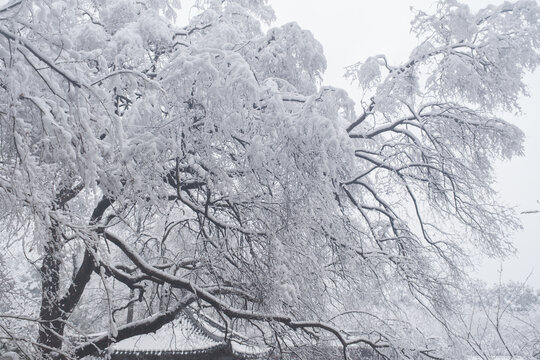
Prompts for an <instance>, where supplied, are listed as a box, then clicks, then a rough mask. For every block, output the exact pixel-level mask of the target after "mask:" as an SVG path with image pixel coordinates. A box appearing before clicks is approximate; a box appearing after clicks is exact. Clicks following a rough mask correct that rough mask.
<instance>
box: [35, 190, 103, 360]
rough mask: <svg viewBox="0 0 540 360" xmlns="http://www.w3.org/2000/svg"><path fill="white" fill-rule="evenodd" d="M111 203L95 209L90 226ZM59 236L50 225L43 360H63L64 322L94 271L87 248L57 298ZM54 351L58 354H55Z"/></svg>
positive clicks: (43, 274) (43, 287) (42, 328)
mask: <svg viewBox="0 0 540 360" xmlns="http://www.w3.org/2000/svg"><path fill="white" fill-rule="evenodd" d="M111 204H112V201H111V200H109V199H108V198H103V199H102V200H101V201H100V202H99V203H98V204H97V206H96V207H95V209H94V211H93V213H92V216H91V219H90V222H89V224H90V226H94V225H95V224H96V223H97V222H98V221H99V220H100V219H101V218H102V216H103V214H104V212H105V211H106V210H107V209H108V208H109V206H110V205H111ZM62 245H63V244H62V236H61V230H60V227H59V225H58V224H56V223H54V222H53V225H52V226H51V229H50V237H49V239H48V241H47V242H46V244H45V248H44V252H45V255H44V256H43V262H42V264H41V268H40V275H41V306H40V311H39V316H40V320H41V322H40V326H39V334H38V339H37V343H38V347H39V351H40V353H41V358H42V359H43V360H64V359H66V357H65V356H64V355H62V354H61V350H62V344H63V340H64V328H65V324H66V321H67V320H68V319H69V317H70V316H71V313H72V312H73V310H74V309H75V307H76V306H77V304H78V303H79V301H80V299H81V297H82V294H83V293H84V289H85V288H86V285H87V284H88V282H89V281H90V277H91V275H92V272H93V271H94V269H95V266H94V259H93V256H92V253H91V252H90V251H89V250H88V249H86V250H85V252H84V256H83V259H82V262H81V264H80V265H79V268H78V270H77V271H76V273H75V275H74V276H73V279H72V282H71V284H70V286H69V287H68V288H67V290H66V292H65V293H64V294H63V296H60V281H61V279H60V268H61V266H62ZM55 349H57V350H59V351H55Z"/></svg>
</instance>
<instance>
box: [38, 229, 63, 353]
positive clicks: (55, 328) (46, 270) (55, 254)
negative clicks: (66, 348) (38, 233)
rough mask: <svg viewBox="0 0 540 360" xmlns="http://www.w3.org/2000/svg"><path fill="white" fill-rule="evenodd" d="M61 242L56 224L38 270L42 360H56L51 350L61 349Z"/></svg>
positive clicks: (51, 230)
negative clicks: (39, 279)
mask: <svg viewBox="0 0 540 360" xmlns="http://www.w3.org/2000/svg"><path fill="white" fill-rule="evenodd" d="M61 250H62V240H61V237H60V236H59V231H58V226H57V224H53V225H52V227H51V229H50V237H49V239H48V240H47V242H46V244H45V248H44V251H45V255H44V257H43V262H42V264H41V268H40V275H41V307H40V311H39V317H40V320H41V323H40V326H39V337H38V343H39V344H40V345H43V346H42V347H40V349H39V350H40V351H41V355H42V358H43V359H52V358H57V357H56V354H54V350H53V349H60V348H61V347H62V335H63V333H64V326H63V322H62V313H61V311H60V307H59V306H58V305H59V291H60V266H61V265H62V257H61V254H60V252H61Z"/></svg>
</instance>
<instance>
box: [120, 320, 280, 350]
mask: <svg viewBox="0 0 540 360" xmlns="http://www.w3.org/2000/svg"><path fill="white" fill-rule="evenodd" d="M226 333H227V334H226ZM227 340H230V348H229V343H228V342H227ZM227 350H228V351H232V353H233V354H234V355H235V356H238V357H241V358H257V357H260V356H264V355H266V354H268V353H269V351H270V349H269V348H268V347H265V346H260V345H257V344H252V343H249V340H248V339H247V338H246V337H244V336H242V335H240V334H238V333H236V332H231V331H230V330H229V331H226V330H225V327H224V326H223V325H221V324H220V323H218V322H217V321H215V320H213V319H211V318H209V317H207V316H205V315H202V314H195V313H193V312H192V311H190V310H187V311H186V312H184V313H182V314H180V315H179V316H178V318H177V319H175V320H174V321H172V322H171V323H169V324H167V325H164V326H163V327H161V328H160V329H159V330H157V331H156V332H154V333H149V334H143V335H139V336H134V337H131V338H128V339H125V340H122V341H119V342H118V343H116V344H114V345H112V346H111V348H110V351H111V352H112V353H113V354H133V353H153V354H158V355H159V354H161V353H163V354H171V353H174V354H203V353H210V352H212V353H213V352H218V351H227Z"/></svg>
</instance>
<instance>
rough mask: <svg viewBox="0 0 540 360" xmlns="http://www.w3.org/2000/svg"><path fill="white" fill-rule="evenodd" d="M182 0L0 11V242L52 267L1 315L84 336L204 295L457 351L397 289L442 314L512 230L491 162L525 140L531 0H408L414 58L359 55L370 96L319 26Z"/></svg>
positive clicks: (326, 326)
mask: <svg viewBox="0 0 540 360" xmlns="http://www.w3.org/2000/svg"><path fill="white" fill-rule="evenodd" d="M182 11H186V10H184V9H180V4H179V3H178V1H173V0H137V1H135V0H115V1H105V0H78V1H52V0H20V1H10V2H9V3H8V5H6V6H5V7H4V8H2V9H1V10H0V59H1V61H0V69H1V72H0V102H1V104H2V106H1V107H0V206H1V208H2V214H3V216H2V225H3V227H2V234H3V237H2V242H1V244H2V245H3V247H4V248H5V249H8V250H9V251H8V253H9V254H11V255H12V256H11V260H9V259H6V260H5V261H6V264H10V265H9V268H11V269H19V270H18V272H17V276H14V278H15V279H14V280H15V282H17V281H20V279H23V276H22V275H21V272H22V271H26V272H27V274H26V275H25V277H24V279H26V280H24V281H28V282H31V280H28V279H31V278H32V276H33V275H32V274H38V275H39V279H40V280H39V282H40V286H39V287H38V288H39V291H38V299H36V298H35V297H33V296H32V294H31V293H30V294H25V295H21V299H22V300H21V301H23V300H24V304H26V305H25V306H13V307H12V308H11V309H10V310H9V311H8V312H7V313H6V314H4V315H0V332H1V331H4V336H3V337H5V338H9V339H11V340H15V341H17V342H18V344H20V346H21V351H23V350H24V352H26V353H27V355H28V354H30V355H28V356H40V357H41V358H44V359H57V358H58V359H68V358H80V357H83V356H86V355H89V354H92V353H95V352H97V351H99V350H102V349H106V348H107V347H108V346H109V345H110V344H111V343H113V342H114V341H118V340H121V339H125V338H128V337H131V336H134V335H138V334H141V333H146V332H150V331H154V330H156V329H158V328H159V327H161V326H162V325H164V324H166V323H167V322H170V321H171V320H172V319H173V318H174V317H175V316H176V315H177V314H178V313H179V312H180V311H182V310H183V309H185V307H186V306H192V307H197V308H199V309H200V310H201V311H202V310H205V309H207V308H212V309H213V311H216V312H217V313H219V314H220V315H221V316H222V319H223V321H232V322H241V323H242V324H251V325H253V327H254V328H256V329H258V330H259V331H260V335H262V336H264V337H266V338H267V340H268V341H269V339H273V340H275V339H277V341H278V343H279V342H280V341H281V342H283V344H285V345H287V344H290V342H289V341H288V340H287V339H288V336H289V335H290V334H291V333H292V334H293V335H294V336H295V337H296V338H298V336H301V335H305V336H306V337H308V338H309V337H312V336H314V335H317V334H319V333H320V332H328V333H331V334H333V335H334V336H335V337H336V338H337V340H338V342H339V343H340V344H341V345H343V347H347V346H350V345H352V344H359V343H360V344H364V345H366V346H369V347H371V348H372V349H373V350H375V351H377V352H381V354H383V355H384V356H394V355H398V356H402V357H412V356H417V354H423V356H427V357H433V358H439V357H441V356H448V357H451V356H452V354H453V352H452V351H449V350H448V348H446V347H447V346H450V345H451V344H452V341H451V336H453V334H452V333H450V332H449V333H448V334H446V336H450V341H446V342H443V343H441V342H437V343H434V342H433V341H431V340H430V339H429V336H425V335H426V334H423V333H422V330H421V329H422V328H421V325H422V324H420V323H418V321H415V319H411V318H410V317H408V316H407V314H406V313H404V309H405V308H407V307H409V306H414V307H415V308H416V309H418V310H419V311H424V312H425V313H428V314H429V315H430V316H432V317H433V318H434V319H436V320H438V323H440V324H441V326H442V328H443V329H444V328H445V321H446V319H448V318H449V317H448V316H447V315H448V314H454V313H455V312H456V311H459V308H456V304H455V299H457V298H459V297H456V296H455V295H456V293H457V292H459V288H460V283H461V282H462V281H463V280H464V279H465V278H466V276H465V269H466V268H467V266H468V262H469V260H468V254H469V253H470V251H472V250H471V249H479V250H481V251H483V252H486V253H488V254H490V255H504V254H506V253H508V252H509V251H511V249H512V246H511V244H510V243H509V242H508V240H507V233H508V231H509V230H511V229H512V228H514V227H516V226H517V222H516V220H515V218H514V216H513V214H512V213H511V212H510V211H508V210H507V209H504V208H502V207H500V206H498V205H497V204H496V202H495V201H494V199H493V190H492V188H491V184H492V180H493V173H492V168H491V164H492V162H493V160H494V159H497V158H510V157H512V156H514V155H516V154H520V152H521V146H522V141H521V139H522V133H521V132H520V130H519V129H518V128H517V127H515V126H514V125H511V124H509V123H507V122H506V121H504V120H503V119H500V118H498V117H497V116H495V115H494V114H496V113H498V112H499V111H500V110H516V109H518V104H517V99H518V97H519V96H520V95H521V94H524V93H526V86H525V84H524V83H523V80H522V79H523V75H524V73H525V72H526V71H532V70H534V69H535V68H536V66H537V65H538V62H539V61H540V56H539V53H538V52H539V49H540V9H539V7H538V6H537V4H536V3H535V2H534V1H528V0H521V1H518V2H517V3H514V4H512V3H505V4H503V5H500V6H490V7H487V8H486V9H483V10H481V11H479V12H478V13H473V12H471V11H470V9H469V8H468V7H467V6H466V5H462V4H460V3H458V2H456V1H453V0H445V1H439V2H438V7H437V11H436V13H435V14H432V15H429V14H425V13H422V12H418V13H417V15H416V18H415V21H414V22H413V31H414V32H415V33H416V34H417V36H418V38H419V40H420V45H419V46H418V47H416V48H415V49H413V51H412V52H411V55H410V57H409V59H408V60H407V61H406V62H405V63H403V64H398V65H393V64H392V63H391V61H390V59H387V58H386V57H384V56H375V57H372V58H369V59H367V60H366V61H364V62H362V63H358V64H355V65H352V66H351V67H350V68H349V69H348V71H347V73H348V75H349V76H351V78H353V79H355V80H357V81H358V82H359V85H360V86H362V87H363V88H364V89H365V92H366V94H368V96H367V98H366V99H369V100H368V101H366V102H363V101H362V103H363V105H364V109H365V110H364V112H363V113H362V114H361V115H355V111H354V104H353V102H352V100H351V99H349V97H348V96H347V94H346V93H345V92H344V91H343V90H340V89H336V88H331V87H321V86H320V79H321V78H322V75H323V72H324V70H325V68H326V62H325V58H324V56H323V52H322V47H321V45H320V44H319V43H318V42H317V41H316V40H315V39H314V38H313V36H312V34H311V33H310V32H309V31H306V30H302V29H301V28H300V27H299V26H298V25H297V24H295V23H291V24H286V25H284V26H281V27H278V28H271V29H269V30H268V31H263V29H262V25H261V23H264V24H268V25H269V24H271V21H272V20H273V18H274V14H273V12H272V10H271V8H270V7H269V5H268V4H267V3H266V1H265V0H249V1H247V0H225V1H217V0H199V1H197V2H196V5H195V7H194V8H193V9H191V10H190V11H192V13H193V14H194V16H193V17H192V18H191V19H190V21H189V24H187V25H185V26H181V25H178V21H177V16H178V14H180V13H181V12H182ZM358 100H362V99H358ZM23 256H24V258H25V259H27V260H28V262H27V263H28V264H27V265H24V264H21V263H20V259H21V258H23ZM14 257H19V261H18V262H15V261H14V260H13V259H14ZM24 269H26V270H24ZM32 272H33V273H32ZM19 275H20V276H19ZM15 286H16V287H17V286H18V287H19V288H22V286H21V284H18V285H17V284H16V285H15ZM96 299H98V300H99V301H102V302H101V303H100V304H103V305H101V306H96V305H95V301H96ZM92 301H94V303H92ZM21 303H22V302H21ZM93 304H94V305H93ZM403 304H407V306H405V307H404V306H402V305H403ZM100 313H101V314H100ZM126 313H130V314H131V315H126ZM120 314H123V315H126V316H128V317H129V318H130V320H132V321H131V322H129V323H126V321H125V320H124V319H125V317H123V316H120ZM91 318H93V320H96V318H98V319H99V321H96V322H92V321H90V319H91ZM7 322H9V323H10V324H13V323H14V322H15V324H17V326H14V327H12V328H10V329H15V330H10V329H8V328H7V327H6V326H5V324H6V323H7ZM3 324H4V325H3ZM32 329H34V331H35V334H34V333H33V332H32ZM99 330H101V331H105V333H104V335H102V336H97V337H92V338H90V340H88V341H86V342H84V343H74V344H72V343H71V342H70V340H69V337H68V336H67V334H68V333H70V334H72V335H75V334H78V333H81V332H84V331H99ZM276 335H277V336H276ZM291 339H292V337H291ZM25 344H26V345H28V346H25ZM283 344H277V348H282V346H281V345H283ZM445 349H446V350H445ZM344 353H346V352H344ZM32 354H34V355H32ZM36 354H37V355H36ZM454 354H455V353H454Z"/></svg>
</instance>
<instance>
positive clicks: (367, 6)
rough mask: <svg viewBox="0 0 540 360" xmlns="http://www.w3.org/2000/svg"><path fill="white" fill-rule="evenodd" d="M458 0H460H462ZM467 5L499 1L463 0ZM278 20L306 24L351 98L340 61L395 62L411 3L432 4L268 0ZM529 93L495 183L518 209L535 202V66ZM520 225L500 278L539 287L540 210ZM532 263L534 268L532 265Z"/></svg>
mask: <svg viewBox="0 0 540 360" xmlns="http://www.w3.org/2000/svg"><path fill="white" fill-rule="evenodd" d="M462 2H463V0H462ZM465 2H466V3H467V4H468V5H469V6H470V7H471V8H472V9H479V8H482V7H484V6H486V5H487V4H490V3H494V4H497V3H500V2H501V1H497V0H494V1H486V0H472V1H465ZM270 3H271V4H272V6H273V7H274V9H275V11H276V16H277V24H278V25H280V24H283V23H287V22H290V21H296V22H298V23H299V24H300V26H301V27H302V28H304V29H308V30H311V31H312V32H313V33H314V35H315V38H316V39H318V40H319V41H320V42H321V43H322V44H323V46H324V51H325V55H326V58H327V61H328V70H327V72H326V75H325V84H328V85H333V86H338V87H342V88H345V89H346V90H347V91H348V92H349V94H350V95H351V96H352V97H353V99H354V98H357V99H359V97H360V93H359V92H358V91H357V90H356V88H355V87H354V86H351V85H350V83H349V82H348V81H347V80H345V79H343V77H342V75H343V73H344V67H345V66H347V65H350V64H353V63H355V62H357V61H361V60H364V59H365V58H367V57H368V56H371V55H376V54H386V55H387V56H388V58H389V59H390V61H391V62H393V63H398V62H400V61H402V60H404V59H406V57H407V56H408V54H409V52H410V50H411V49H412V48H413V47H414V46H415V45H416V44H417V42H416V39H415V38H414V37H412V36H411V35H410V33H409V25H410V21H411V20H412V16H413V15H412V12H411V10H410V7H411V6H413V7H414V8H417V9H422V10H428V11H429V10H433V8H434V3H435V2H434V1H426V0H379V1H365V0H364V1H358V0H333V1H332V2H331V5H330V2H328V1H327V0H294V1H292V0H270ZM527 80H528V81H527V82H528V84H529V86H530V89H529V90H530V95H531V97H530V98H524V99H522V101H521V104H522V110H523V114H521V115H519V116H514V115H512V114H510V115H508V116H505V118H506V119H508V120H512V121H513V122H514V123H516V124H518V126H520V127H521V129H522V130H523V131H524V132H525V135H526V137H527V138H526V142H525V156H524V157H521V158H517V159H514V160H512V161H511V162H509V163H502V164H499V165H498V167H497V169H496V171H497V175H498V182H497V186H496V187H497V189H498V190H499V193H500V198H501V200H502V201H503V202H504V203H506V204H508V205H511V206H514V207H516V208H517V209H518V211H524V210H531V209H539V208H540V205H538V204H537V201H538V200H540V186H539V185H540V181H539V179H540V123H539V121H538V120H539V117H540V105H539V103H540V71H536V73H535V74H533V75H531V76H528V78H527ZM521 218H522V220H523V227H524V228H523V230H522V231H520V232H518V233H516V234H515V235H514V236H513V240H514V242H515V245H516V247H517V249H518V253H517V255H516V256H515V257H513V258H510V259H508V260H507V261H505V262H504V263H503V264H502V268H503V273H502V276H503V279H512V280H516V281H522V280H524V279H525V278H527V276H528V275H529V274H531V273H532V275H531V277H530V278H529V280H528V284H529V285H532V286H534V287H536V288H540V261H539V260H540V259H539V258H540V235H539V234H540V214H533V215H523V216H522V217H521ZM477 263H478V264H481V266H480V267H479V271H478V276H479V277H480V278H482V279H484V280H486V281H487V282H496V281H498V278H499V274H498V273H499V269H500V266H501V263H500V262H499V261H496V260H487V259H482V260H481V259H479V260H478V262H477ZM535 267H536V269H535Z"/></svg>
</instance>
